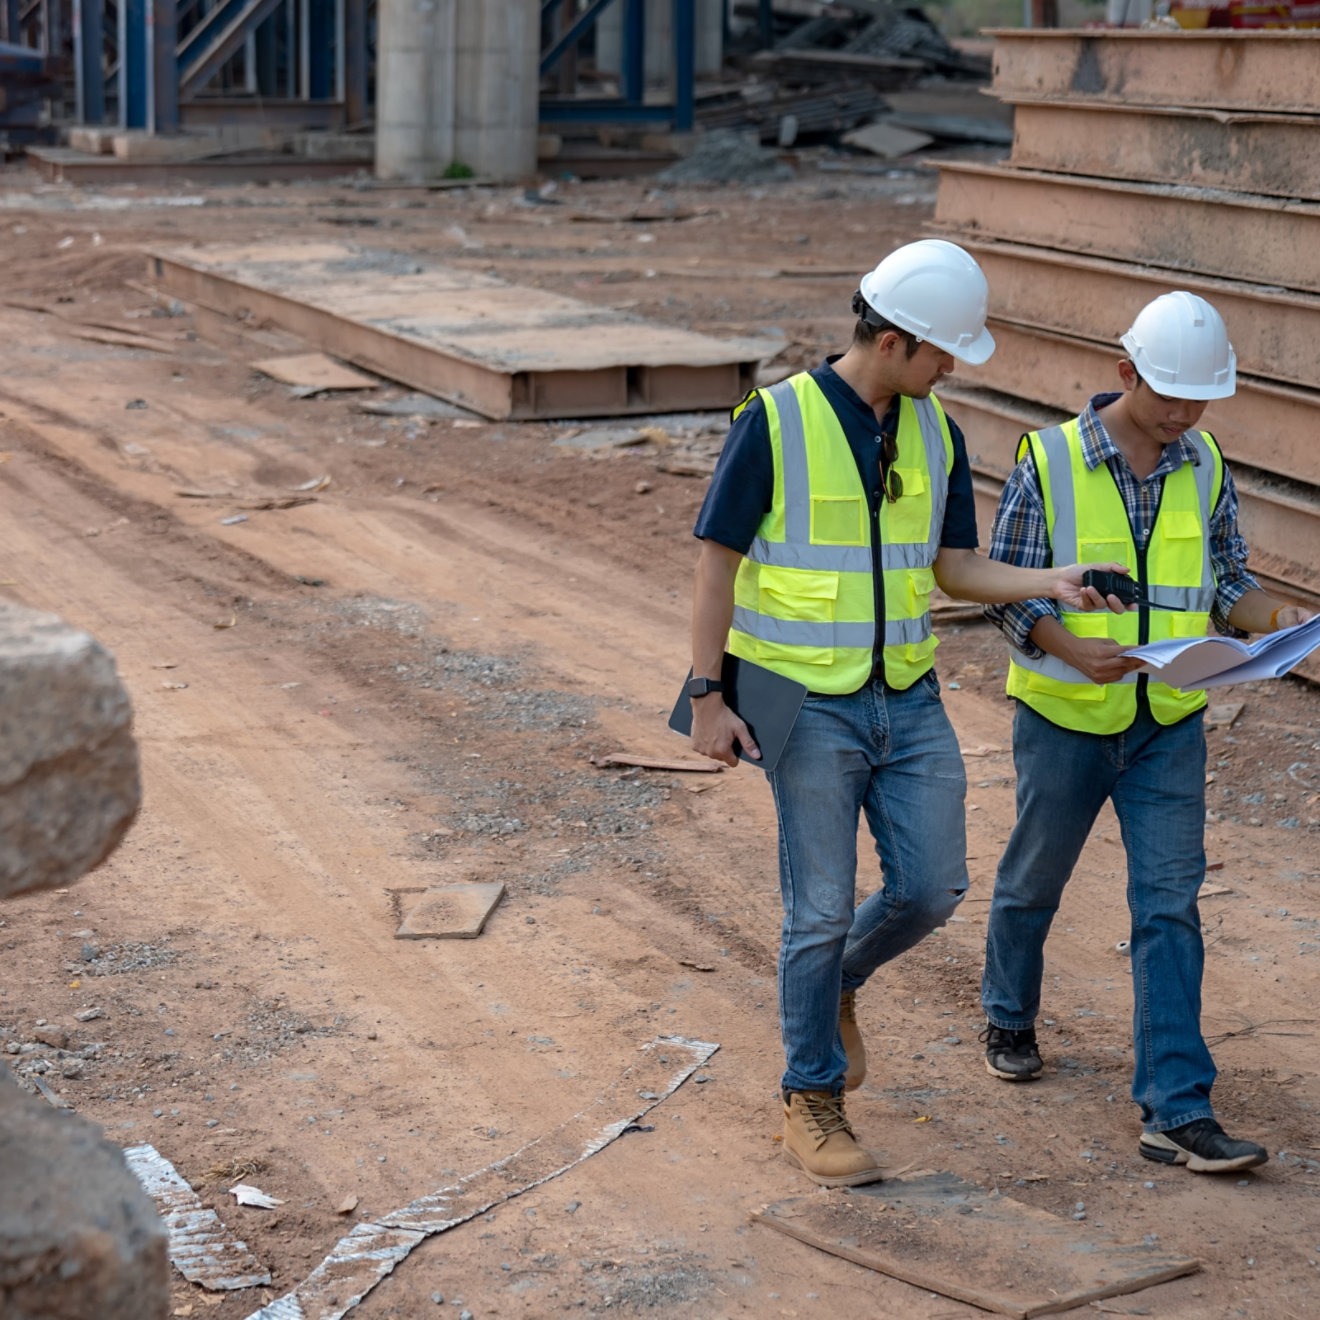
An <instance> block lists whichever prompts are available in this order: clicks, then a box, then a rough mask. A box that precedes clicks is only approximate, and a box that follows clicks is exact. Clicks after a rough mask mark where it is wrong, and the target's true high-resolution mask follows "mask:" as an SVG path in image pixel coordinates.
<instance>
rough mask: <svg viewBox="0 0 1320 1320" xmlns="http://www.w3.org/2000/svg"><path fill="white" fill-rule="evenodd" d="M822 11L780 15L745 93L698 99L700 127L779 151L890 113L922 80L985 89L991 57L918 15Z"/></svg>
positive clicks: (845, 2) (892, 10) (874, 6)
mask: <svg viewBox="0 0 1320 1320" xmlns="http://www.w3.org/2000/svg"><path fill="white" fill-rule="evenodd" d="M799 8H801V6H799ZM816 8H817V10H818V12H817V13H815V14H807V15H803V14H801V13H794V14H789V13H781V12H779V11H777V10H776V11H775V13H774V19H775V23H774V45H773V47H772V48H770V49H768V50H762V51H759V52H758V53H757V54H755V55H754V56H752V57H751V58H750V59H749V60H748V61H747V63H746V65H745V68H746V72H747V74H748V81H747V82H746V83H745V84H744V85H743V86H742V87H740V88H737V89H734V90H730V91H728V92H724V93H721V94H720V95H718V96H710V97H704V98H702V100H701V101H700V103H699V105H698V109H697V124H698V126H699V127H700V128H702V129H706V130H711V129H720V128H723V129H735V130H740V131H744V132H756V133H757V134H758V135H759V137H760V139H761V141H763V142H772V143H777V144H778V145H779V146H790V145H793V144H794V143H796V142H803V141H812V140H815V141H821V140H824V139H832V138H835V137H837V136H839V135H840V134H842V133H845V132H847V131H848V130H850V129H853V128H856V127H858V126H859V125H861V124H867V123H870V122H871V121H873V120H875V119H877V118H879V117H881V116H883V115H885V114H886V112H887V111H888V109H889V105H888V103H887V102H886V100H885V97H884V95H883V93H885V92H893V91H899V90H902V89H904V88H908V87H911V86H913V85H914V84H915V83H917V82H918V80H920V79H924V78H928V77H931V76H934V77H936V78H939V79H942V80H959V81H963V82H968V83H975V82H988V81H989V78H990V61H989V59H988V58H987V57H983V56H979V55H971V54H967V53H965V52H963V51H960V50H958V49H957V48H956V47H955V46H954V45H953V44H952V43H951V42H950V41H949V40H948V39H947V38H946V37H945V36H944V35H943V33H941V32H940V30H939V29H938V28H937V27H936V26H935V25H934V24H933V23H932V22H931V20H930V19H929V18H928V17H927V16H926V14H925V12H924V11H923V10H921V9H920V8H915V7H913V8H901V7H899V6H897V5H891V4H886V3H883V0H842V2H841V3H836V4H821V5H818V6H817V7H816Z"/></svg>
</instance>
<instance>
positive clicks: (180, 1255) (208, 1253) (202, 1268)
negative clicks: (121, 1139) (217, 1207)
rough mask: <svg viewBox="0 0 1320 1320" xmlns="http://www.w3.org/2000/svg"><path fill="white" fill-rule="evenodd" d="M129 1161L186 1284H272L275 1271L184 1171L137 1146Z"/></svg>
mask: <svg viewBox="0 0 1320 1320" xmlns="http://www.w3.org/2000/svg"><path fill="white" fill-rule="evenodd" d="M124 1159H125V1160H127V1162H128V1167H129V1168H130V1169H131V1170H132V1171H133V1173H134V1175H135V1176H136V1177H137V1180H138V1181H139V1182H140V1183H141V1184H142V1186H143V1188H144V1189H145V1190H146V1193H147V1195H148V1196H150V1197H151V1199H152V1200H153V1201H154V1202H155V1203H156V1209H157V1211H159V1213H160V1217H161V1218H162V1219H163V1220H164V1221H165V1227H166V1229H167V1230H168V1231H169V1235H170V1240H169V1256H170V1260H171V1261H172V1262H173V1264H174V1267H175V1269H177V1270H178V1271H179V1273H180V1274H182V1275H183V1277H184V1278H185V1279H187V1280H188V1281H189V1282H190V1283H200V1284H201V1285H202V1287H203V1288H207V1289H210V1290H211V1291H213V1292H227V1291H232V1290H235V1289H240V1288H258V1287H262V1286H264V1285H266V1284H269V1283H270V1281H271V1278H270V1271H269V1270H268V1269H266V1267H265V1266H264V1265H262V1264H261V1263H260V1262H259V1261H258V1260H257V1259H256V1257H255V1256H253V1255H252V1253H251V1252H250V1251H249V1250H248V1248H247V1244H246V1243H245V1242H241V1241H239V1240H238V1239H237V1238H235V1237H233V1236H231V1235H230V1233H229V1230H228V1229H227V1228H226V1227H225V1226H224V1224H223V1223H221V1222H220V1217H219V1216H218V1215H217V1214H216V1213H215V1211H214V1210H210V1209H208V1208H207V1207H206V1206H204V1205H203V1204H202V1201H201V1198H200V1197H199V1196H198V1195H197V1193H196V1192H195V1191H193V1189H192V1188H191V1187H189V1186H188V1184H187V1183H186V1182H185V1181H184V1180H183V1178H182V1177H181V1176H180V1174H179V1171H178V1170H177V1169H176V1168H175V1167H174V1165H173V1164H171V1163H170V1162H169V1160H167V1159H166V1158H165V1157H164V1156H163V1155H162V1154H161V1153H160V1152H159V1151H158V1150H157V1149H156V1148H155V1147H154V1146H150V1145H143V1146H132V1147H130V1148H129V1149H128V1150H126V1151H125V1152H124ZM235 1190H237V1189H235ZM240 1204H243V1202H242V1201H241V1199H240Z"/></svg>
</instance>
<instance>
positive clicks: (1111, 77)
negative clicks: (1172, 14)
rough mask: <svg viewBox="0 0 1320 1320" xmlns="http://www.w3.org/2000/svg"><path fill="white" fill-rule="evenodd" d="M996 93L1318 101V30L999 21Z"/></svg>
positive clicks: (1243, 106)
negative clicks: (1102, 28)
mask: <svg viewBox="0 0 1320 1320" xmlns="http://www.w3.org/2000/svg"><path fill="white" fill-rule="evenodd" d="M989 35H991V36H993V37H994V38H995V51H994V90H995V92H996V94H997V95H999V96H1001V97H1004V98H1005V99H1007V100H1010V101H1011V100H1017V99H1019V98H1030V99H1034V100H1042V99H1058V100H1066V99H1070V98H1072V97H1077V96H1082V97H1101V98H1107V99H1110V100H1113V101H1116V102H1121V103H1123V104H1127V105H1155V106H1169V105H1177V106H1188V107H1208V108H1211V109H1216V110H1295V111H1300V112H1302V113H1314V111H1315V108H1316V106H1318V105H1320V31H1305V30H1298V29H1292V30H1284V31H1266V32H1262V31H1255V32H1245V31H1240V32H1234V31H1225V30H1224V29H1222V28H1220V29H1214V30H1209V31H1205V32H1168V31H1166V32H1161V31H1151V30H1141V31H1137V30H1134V31H1130V32H1124V31H1111V32H1104V33H1097V32H1078V31H1068V30H1065V29H1058V30H1055V31H1052V32H1046V31H1042V32H1023V31H1020V30H1018V29H1013V28H998V29H995V30H994V31H992V32H991V33H989Z"/></svg>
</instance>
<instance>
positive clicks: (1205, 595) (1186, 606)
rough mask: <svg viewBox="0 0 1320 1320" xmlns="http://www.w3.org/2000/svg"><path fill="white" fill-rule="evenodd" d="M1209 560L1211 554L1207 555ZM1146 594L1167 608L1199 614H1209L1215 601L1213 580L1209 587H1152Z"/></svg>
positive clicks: (1155, 602)
mask: <svg viewBox="0 0 1320 1320" xmlns="http://www.w3.org/2000/svg"><path fill="white" fill-rule="evenodd" d="M1204 558H1205V559H1206V560H1207V561H1208V560H1209V558H1210V556H1209V555H1205V556H1204ZM1146 594H1147V595H1148V596H1149V597H1150V599H1151V601H1152V602H1153V603H1154V604H1156V605H1160V606H1163V607H1164V608H1165V609H1174V610H1194V611H1195V612H1197V613H1199V614H1209V613H1210V607H1211V606H1212V605H1213V604H1214V603H1215V588H1214V584H1213V582H1212V583H1211V585H1210V586H1209V587H1208V588H1207V587H1151V588H1150V590H1149V591H1147V592H1146Z"/></svg>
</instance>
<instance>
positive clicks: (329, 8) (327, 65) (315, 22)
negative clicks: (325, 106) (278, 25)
mask: <svg viewBox="0 0 1320 1320" xmlns="http://www.w3.org/2000/svg"><path fill="white" fill-rule="evenodd" d="M307 22H308V32H307V54H308V67H307V95H308V96H309V97H310V98H311V99H312V100H313V101H326V100H330V99H332V98H334V95H335V70H334V37H335V0H311V3H310V5H309V6H308V9H307Z"/></svg>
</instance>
